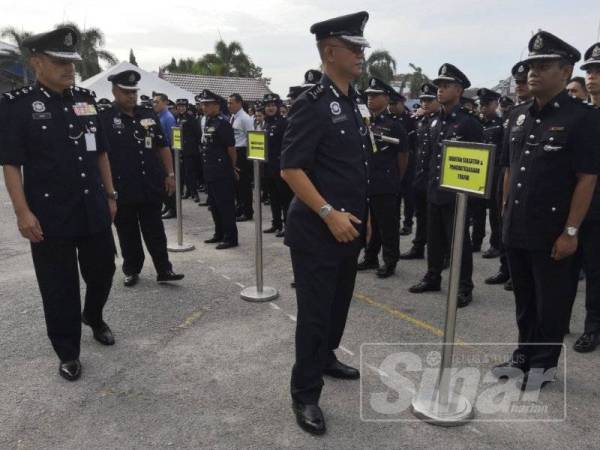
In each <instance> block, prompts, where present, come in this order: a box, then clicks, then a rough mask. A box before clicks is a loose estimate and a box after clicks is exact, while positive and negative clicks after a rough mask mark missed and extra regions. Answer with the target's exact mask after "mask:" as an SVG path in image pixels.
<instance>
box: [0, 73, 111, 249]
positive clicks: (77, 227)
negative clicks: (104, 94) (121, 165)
mask: <svg viewBox="0 0 600 450" xmlns="http://www.w3.org/2000/svg"><path fill="white" fill-rule="evenodd" d="M0 99H1V100H0V164H2V165H13V166H17V167H19V166H20V167H22V168H23V178H24V179H23V182H24V190H25V197H26V198H27V203H28V205H29V208H30V209H31V211H32V212H33V214H34V215H35V216H36V217H37V219H38V220H39V222H40V225H41V227H42V231H43V233H44V236H45V237H47V238H54V237H56V238H71V237H81V236H88V235H90V234H94V233H99V232H102V231H105V230H106V229H107V228H109V227H110V225H111V219H110V213H109V210H108V202H107V199H106V192H105V189H104V186H103V185H102V181H101V178H100V172H99V170H98V155H99V154H100V153H101V152H105V151H106V150H107V149H108V142H107V139H106V134H105V132H104V130H103V128H102V125H101V123H100V121H99V119H98V113H97V110H96V101H95V99H94V94H93V93H92V92H91V91H89V90H87V89H83V88H80V87H73V88H71V89H67V90H65V91H64V92H62V93H56V92H53V91H51V90H50V89H47V88H45V87H44V86H42V85H41V84H36V85H33V86H28V87H24V88H22V89H20V90H15V91H11V92H7V93H4V94H2V95H0Z"/></svg>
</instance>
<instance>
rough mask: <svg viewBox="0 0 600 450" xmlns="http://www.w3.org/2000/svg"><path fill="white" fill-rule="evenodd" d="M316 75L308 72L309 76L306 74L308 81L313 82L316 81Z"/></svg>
mask: <svg viewBox="0 0 600 450" xmlns="http://www.w3.org/2000/svg"><path fill="white" fill-rule="evenodd" d="M314 78H315V77H314V75H313V73H312V72H308V74H306V80H307V81H310V82H312V81H313V80H314Z"/></svg>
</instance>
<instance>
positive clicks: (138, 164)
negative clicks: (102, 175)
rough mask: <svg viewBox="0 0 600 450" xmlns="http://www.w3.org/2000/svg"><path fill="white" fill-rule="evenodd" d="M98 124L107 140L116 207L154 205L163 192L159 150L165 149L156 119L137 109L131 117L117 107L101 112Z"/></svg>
mask: <svg viewBox="0 0 600 450" xmlns="http://www.w3.org/2000/svg"><path fill="white" fill-rule="evenodd" d="M100 121H101V122H102V126H103V129H104V130H105V132H106V136H107V137H108V141H109V146H110V150H109V152H108V157H109V159H110V167H111V172H112V177H113V184H114V186H115V189H116V190H117V192H118V193H119V200H118V203H119V204H126V203H156V202H160V201H161V200H162V195H163V194H164V191H165V176H166V173H165V170H164V166H163V164H162V160H161V158H160V153H159V149H160V148H162V147H166V146H167V142H166V140H165V135H164V133H163V130H162V127H161V126H160V122H159V120H158V117H157V115H156V114H155V113H154V111H153V110H152V109H150V108H144V107H141V106H136V107H135V109H134V111H133V117H131V116H129V115H128V114H125V113H124V112H122V111H121V109H120V108H119V107H118V106H117V105H113V106H112V107H110V108H104V109H103V110H102V111H101V112H100Z"/></svg>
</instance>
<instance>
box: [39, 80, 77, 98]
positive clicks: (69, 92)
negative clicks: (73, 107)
mask: <svg viewBox="0 0 600 450" xmlns="http://www.w3.org/2000/svg"><path fill="white" fill-rule="evenodd" d="M35 86H36V87H37V88H38V90H39V91H40V92H41V93H42V95H43V96H44V97H46V98H54V99H63V98H73V88H72V87H70V88H68V89H65V90H64V91H62V93H59V92H56V91H53V90H51V89H49V88H47V87H46V86H44V85H43V84H42V83H40V82H39V81H37V82H36V83H35Z"/></svg>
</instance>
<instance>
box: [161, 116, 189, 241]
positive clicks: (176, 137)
mask: <svg viewBox="0 0 600 450" xmlns="http://www.w3.org/2000/svg"><path fill="white" fill-rule="evenodd" d="M171 131H172V134H171V144H172V148H173V151H174V152H175V157H174V165H175V210H176V211H177V243H176V244H169V245H167V250H168V251H170V252H189V251H190V250H194V245H193V244H189V243H184V242H183V210H182V207H181V159H180V158H181V147H182V146H181V128H179V127H173V128H172V130H171Z"/></svg>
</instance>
